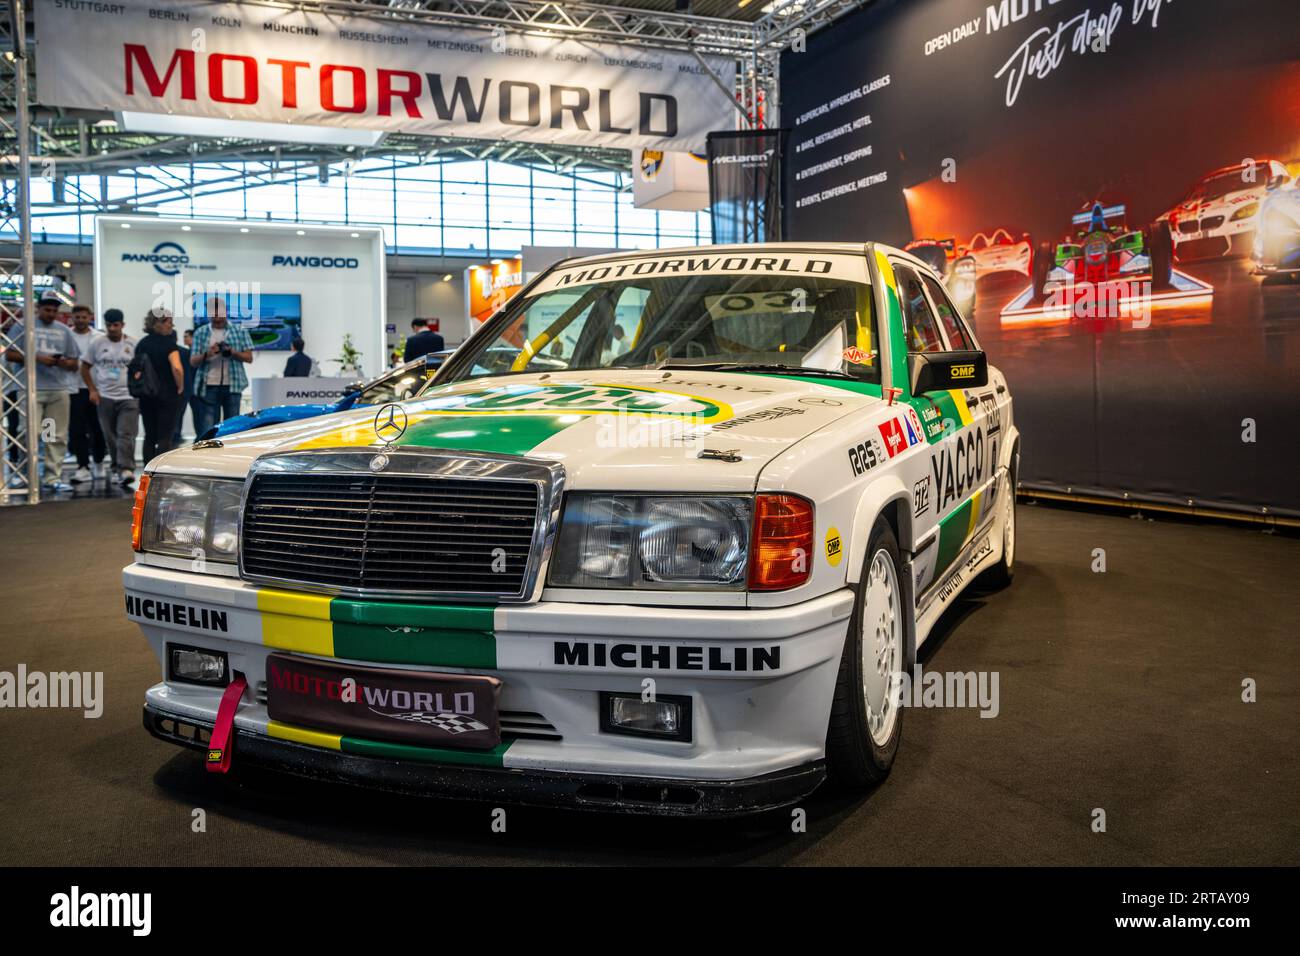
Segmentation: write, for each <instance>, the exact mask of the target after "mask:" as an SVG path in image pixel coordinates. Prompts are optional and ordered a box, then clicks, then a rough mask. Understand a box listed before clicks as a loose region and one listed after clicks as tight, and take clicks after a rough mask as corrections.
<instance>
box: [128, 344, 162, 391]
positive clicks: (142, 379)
mask: <svg viewBox="0 0 1300 956" xmlns="http://www.w3.org/2000/svg"><path fill="white" fill-rule="evenodd" d="M126 390H127V391H128V392H130V393H131V397H132V398H158V397H159V396H161V395H162V383H161V382H159V380H158V370H157V369H156V368H154V367H153V362H151V361H150V360H149V356H148V355H146V354H145V353H144V352H140V351H137V352H136V353H135V354H134V355H133V356H131V362H130V364H128V365H127V367H126Z"/></svg>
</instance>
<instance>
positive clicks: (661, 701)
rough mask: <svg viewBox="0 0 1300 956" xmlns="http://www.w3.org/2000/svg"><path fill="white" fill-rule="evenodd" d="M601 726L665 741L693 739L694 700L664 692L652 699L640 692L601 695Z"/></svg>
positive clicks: (612, 730)
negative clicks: (692, 704)
mask: <svg viewBox="0 0 1300 956" xmlns="http://www.w3.org/2000/svg"><path fill="white" fill-rule="evenodd" d="M600 729H601V730H603V731H604V732H605V733H609V734H632V735H634V736H637V737H658V738H660V739H662V740H690V739H691V699H690V698H689V697H677V696H667V695H664V694H660V695H658V696H657V697H655V699H654V700H652V701H647V700H642V699H641V696H640V695H639V694H613V693H608V692H606V693H602V694H601V695H600Z"/></svg>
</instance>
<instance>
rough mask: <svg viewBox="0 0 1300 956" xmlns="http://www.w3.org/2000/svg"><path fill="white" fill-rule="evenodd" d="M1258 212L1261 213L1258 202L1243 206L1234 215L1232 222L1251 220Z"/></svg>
mask: <svg viewBox="0 0 1300 956" xmlns="http://www.w3.org/2000/svg"><path fill="white" fill-rule="evenodd" d="M1257 212H1259V203H1257V202H1250V203H1246V205H1244V206H1242V207H1241V208H1240V209H1238V210H1237V211H1236V212H1234V213H1233V214H1232V221H1233V222H1237V221H1238V220H1241V219H1249V218H1250V217H1251V216H1253V215H1255V213H1257Z"/></svg>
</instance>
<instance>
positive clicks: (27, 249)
mask: <svg viewBox="0 0 1300 956" xmlns="http://www.w3.org/2000/svg"><path fill="white" fill-rule="evenodd" d="M9 7H10V10H8V11H6V12H7V13H10V16H7V17H5V18H4V20H3V21H2V22H0V133H2V134H3V136H4V146H3V155H0V175H3V177H4V193H3V197H2V198H0V229H4V230H5V231H12V232H16V233H17V234H18V236H19V241H18V255H17V256H16V257H13V258H7V259H0V286H3V287H5V288H8V289H10V290H16V291H17V292H18V295H17V296H16V297H11V296H5V297H0V355H2V354H3V353H4V352H6V351H8V350H9V349H18V350H20V351H21V352H22V353H23V355H24V356H27V357H28V358H29V359H30V357H31V356H32V355H33V354H34V349H33V346H34V345H35V341H34V339H35V329H34V327H33V325H32V318H33V316H34V315H35V312H36V310H35V307H34V302H33V296H32V272H33V269H32V220H31V156H30V146H31V142H30V137H29V135H28V120H29V117H28V83H29V81H30V77H31V74H30V72H29V70H28V66H27V55H26V53H27V50H26V42H25V41H26V25H25V22H24V10H23V7H24V2H23V0H15V2H13V3H10V4H9ZM11 104H12V108H10V106H11ZM20 318H21V319H22V320H23V325H22V328H23V334H22V335H21V336H19V335H18V330H17V327H16V325H15V322H16V321H18V320H19V319H20ZM36 407H37V406H36V364H35V363H34V362H32V361H27V362H25V363H24V364H23V365H21V366H15V365H11V364H10V363H9V362H0V501H5V502H7V501H8V499H9V498H11V497H20V496H21V497H25V498H26V499H27V501H28V502H30V503H31V504H36V503H37V502H38V501H40V490H41V489H40V480H39V478H38V472H37V468H38V467H39V466H38V462H37V455H36V452H37V446H38V444H39V442H38V440H37V437H36V435H35V434H34V432H35V431H36V430H35V429H33V428H31V427H30V426H31V423H32V422H35V421H36ZM56 477H57V476H56Z"/></svg>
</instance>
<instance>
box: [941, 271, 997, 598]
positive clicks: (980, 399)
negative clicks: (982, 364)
mask: <svg viewBox="0 0 1300 956" xmlns="http://www.w3.org/2000/svg"><path fill="white" fill-rule="evenodd" d="M921 282H922V285H924V286H925V291H926V294H927V296H928V297H929V300H930V304H931V306H932V307H933V309H934V313H935V315H936V316H937V318H938V321H939V327H940V328H941V329H942V331H943V337H944V340H945V341H946V342H947V344H948V348H949V349H951V350H961V351H974V350H978V349H979V343H978V341H976V339H975V335H974V333H973V332H972V331H971V329H970V326H969V325H968V324H967V323H966V321H965V320H964V319H963V318H962V315H961V313H960V312H959V311H958V309H957V307H956V306H955V305H954V304H953V302H952V299H951V298H949V296H948V293H947V290H945V289H944V288H943V285H942V284H941V283H939V282H938V281H936V280H935V279H934V278H933V277H932V276H929V275H926V274H924V273H922V274H921ZM999 385H1001V376H1000V375H998V374H997V370H996V369H990V374H989V381H988V382H987V383H986V384H984V385H981V386H977V387H973V388H963V389H951V390H949V392H948V394H949V396H950V398H951V400H952V404H953V407H954V408H955V409H956V411H957V412H958V414H959V416H960V417H961V419H962V422H963V424H962V426H961V428H960V429H959V432H960V434H959V435H958V436H957V444H956V447H955V448H954V453H953V468H954V476H953V477H954V479H955V482H956V485H957V487H956V489H955V497H956V498H957V499H960V500H961V504H959V505H958V510H961V509H962V508H964V509H965V519H964V520H965V523H966V531H965V533H964V534H963V535H960V536H959V534H958V532H959V531H960V530H961V529H960V525H961V524H962V520H963V519H962V516H961V515H960V514H956V515H955V516H954V518H953V525H952V527H951V528H947V529H946V534H947V539H946V541H941V543H942V544H944V545H945V547H941V549H940V554H939V559H938V561H937V563H936V573H937V574H938V575H942V574H943V573H944V572H945V571H946V570H947V566H945V561H944V559H945V558H948V559H950V562H951V561H955V557H956V556H955V555H953V554H952V549H954V548H955V549H956V551H957V553H958V554H960V552H961V550H962V549H963V548H964V547H965V546H966V545H967V544H970V545H972V549H971V551H970V553H969V554H968V555H967V556H966V564H967V565H969V566H973V565H974V564H975V563H976V562H977V561H978V560H979V559H980V558H982V557H983V556H984V555H985V554H987V553H988V552H989V550H991V542H989V541H987V540H986V538H987V534H985V531H986V526H987V525H988V523H989V521H990V519H991V517H992V515H993V509H994V507H995V506H996V503H997V500H998V491H999V481H1001V480H1003V479H1004V476H1001V475H999V473H998V462H999V460H1000V457H999V454H998V451H999V447H1000V445H1001V442H1002V420H1003V417H1004V416H1003V414H1002V412H1003V411H1004V409H1005V405H1006V403H1007V401H1008V399H1007V393H1006V387H1005V386H1002V392H1001V393H999V392H998V391H997V389H998V386H999ZM943 481H944V483H945V485H946V484H947V481H948V478H947V464H946V463H945V464H944V475H943ZM946 494H947V488H946V487H945V491H944V495H942V496H941V497H946ZM963 496H964V497H963ZM942 537H943V536H941V538H942Z"/></svg>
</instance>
